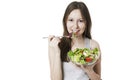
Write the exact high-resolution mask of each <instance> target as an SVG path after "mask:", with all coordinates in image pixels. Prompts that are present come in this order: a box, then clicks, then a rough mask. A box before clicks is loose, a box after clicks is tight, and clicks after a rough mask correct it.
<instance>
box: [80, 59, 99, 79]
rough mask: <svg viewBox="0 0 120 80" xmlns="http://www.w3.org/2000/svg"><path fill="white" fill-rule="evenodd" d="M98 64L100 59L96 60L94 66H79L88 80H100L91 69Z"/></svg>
mask: <svg viewBox="0 0 120 80" xmlns="http://www.w3.org/2000/svg"><path fill="white" fill-rule="evenodd" d="M99 62H100V59H98V60H97V61H96V62H95V63H94V64H92V65H79V66H80V67H81V68H82V69H83V70H84V71H85V72H86V73H87V74H88V76H89V78H90V80H100V76H99V75H98V74H97V73H95V72H94V70H93V68H94V66H95V65H96V64H98V63H99Z"/></svg>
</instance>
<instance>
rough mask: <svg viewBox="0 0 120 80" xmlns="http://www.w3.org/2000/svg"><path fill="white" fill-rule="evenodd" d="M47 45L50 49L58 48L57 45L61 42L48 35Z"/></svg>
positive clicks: (57, 38)
mask: <svg viewBox="0 0 120 80" xmlns="http://www.w3.org/2000/svg"><path fill="white" fill-rule="evenodd" d="M48 41H49V45H50V46H52V47H56V46H58V43H59V42H60V41H61V40H60V38H59V37H55V36H54V35H50V36H49V38H48Z"/></svg>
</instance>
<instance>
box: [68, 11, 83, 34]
mask: <svg viewBox="0 0 120 80" xmlns="http://www.w3.org/2000/svg"><path fill="white" fill-rule="evenodd" d="M67 30H68V32H69V33H76V35H78V36H81V35H82V34H83V33H84V31H85V20H84V19H83V18H82V14H81V12H80V10H79V9H75V10H73V11H72V12H71V13H70V14H69V16H68V18H67Z"/></svg>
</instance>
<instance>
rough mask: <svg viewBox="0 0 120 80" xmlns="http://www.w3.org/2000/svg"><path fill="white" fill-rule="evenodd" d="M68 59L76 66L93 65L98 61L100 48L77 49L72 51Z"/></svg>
mask: <svg viewBox="0 0 120 80" xmlns="http://www.w3.org/2000/svg"><path fill="white" fill-rule="evenodd" d="M67 55H68V58H69V59H70V61H72V62H73V63H75V64H87V65H91V64H93V63H95V62H96V61H97V59H98V58H99V55H100V52H99V50H98V48H94V49H89V48H83V49H81V48H76V49H75V50H73V51H72V50H70V51H69V52H68V53H67Z"/></svg>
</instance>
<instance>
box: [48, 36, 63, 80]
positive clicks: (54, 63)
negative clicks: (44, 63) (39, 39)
mask: <svg viewBox="0 0 120 80" xmlns="http://www.w3.org/2000/svg"><path fill="white" fill-rule="evenodd" d="M59 42H60V41H59V39H58V38H55V37H54V39H53V37H51V36H50V37H49V44H48V54H49V63H50V75H51V80H62V64H61V59H60V49H59V48H58V43H59Z"/></svg>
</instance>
